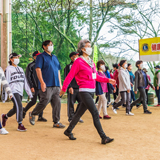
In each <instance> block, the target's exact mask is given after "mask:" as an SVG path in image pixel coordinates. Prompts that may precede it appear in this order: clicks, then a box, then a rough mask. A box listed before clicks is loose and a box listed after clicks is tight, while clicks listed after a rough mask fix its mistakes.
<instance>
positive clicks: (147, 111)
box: [144, 110, 152, 114]
mask: <svg viewBox="0 0 160 160" xmlns="http://www.w3.org/2000/svg"><path fill="white" fill-rule="evenodd" d="M144 114H152V112H150V111H149V110H146V111H144Z"/></svg>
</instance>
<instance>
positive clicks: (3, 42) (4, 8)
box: [0, 0, 12, 70]
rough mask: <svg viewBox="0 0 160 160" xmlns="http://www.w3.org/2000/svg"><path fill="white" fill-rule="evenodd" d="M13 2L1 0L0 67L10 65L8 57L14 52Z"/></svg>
mask: <svg viewBox="0 0 160 160" xmlns="http://www.w3.org/2000/svg"><path fill="white" fill-rule="evenodd" d="M11 6H12V4H11V0H0V66H1V67H2V68H3V70H4V69H5V68H6V67H7V65H8V60H9V59H8V55H9V54H10V53H11V52H12V15H11Z"/></svg>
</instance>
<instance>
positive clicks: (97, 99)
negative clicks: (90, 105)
mask: <svg viewBox="0 0 160 160" xmlns="http://www.w3.org/2000/svg"><path fill="white" fill-rule="evenodd" d="M98 101H99V96H97V98H96V102H95V104H97V102H98Z"/></svg>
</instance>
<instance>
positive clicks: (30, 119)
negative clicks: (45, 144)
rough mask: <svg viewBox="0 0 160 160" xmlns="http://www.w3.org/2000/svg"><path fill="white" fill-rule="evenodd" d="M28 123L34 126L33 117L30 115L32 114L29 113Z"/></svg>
mask: <svg viewBox="0 0 160 160" xmlns="http://www.w3.org/2000/svg"><path fill="white" fill-rule="evenodd" d="M29 122H30V124H31V125H35V116H34V115H32V112H29Z"/></svg>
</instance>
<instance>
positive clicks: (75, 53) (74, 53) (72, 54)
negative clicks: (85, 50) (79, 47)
mask: <svg viewBox="0 0 160 160" xmlns="http://www.w3.org/2000/svg"><path fill="white" fill-rule="evenodd" d="M74 55H79V53H77V52H72V53H70V55H69V58H71V57H72V56H74Z"/></svg>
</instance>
